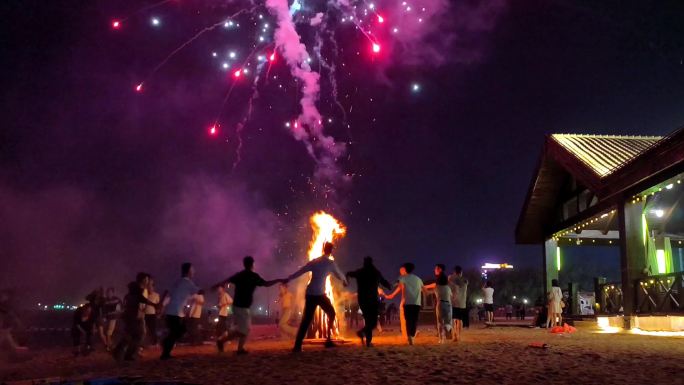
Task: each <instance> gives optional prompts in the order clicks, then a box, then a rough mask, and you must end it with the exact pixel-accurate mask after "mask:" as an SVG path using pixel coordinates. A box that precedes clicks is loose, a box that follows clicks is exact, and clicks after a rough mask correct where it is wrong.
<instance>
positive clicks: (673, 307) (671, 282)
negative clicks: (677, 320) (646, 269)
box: [634, 271, 684, 314]
mask: <svg viewBox="0 0 684 385" xmlns="http://www.w3.org/2000/svg"><path fill="white" fill-rule="evenodd" d="M635 288H636V295H635V296H634V298H635V302H636V303H635V305H636V306H635V309H636V310H635V311H636V313H637V314H676V313H684V271H680V272H677V273H669V274H660V275H652V276H649V277H645V278H642V279H638V280H637V281H636V282H635Z"/></svg>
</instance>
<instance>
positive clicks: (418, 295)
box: [385, 262, 423, 345]
mask: <svg viewBox="0 0 684 385" xmlns="http://www.w3.org/2000/svg"><path fill="white" fill-rule="evenodd" d="M415 268H416V266H415V265H414V264H413V263H410V262H407V263H404V264H403V265H402V266H401V268H400V269H399V274H401V275H400V276H399V285H398V286H397V288H396V289H395V290H394V291H393V292H392V293H391V294H388V295H385V298H387V299H392V298H394V297H395V296H396V295H397V294H399V293H400V292H401V304H402V306H403V308H404V317H405V318H406V334H407V337H408V343H409V345H413V340H414V338H415V337H416V330H417V328H418V316H419V315H420V307H421V306H422V304H423V280H422V279H420V278H418V276H417V275H415V274H413V270H414V269H415Z"/></svg>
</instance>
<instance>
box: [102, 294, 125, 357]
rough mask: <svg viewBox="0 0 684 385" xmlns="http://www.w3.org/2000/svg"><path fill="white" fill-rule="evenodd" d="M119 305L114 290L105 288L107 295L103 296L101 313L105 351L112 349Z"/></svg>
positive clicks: (119, 300)
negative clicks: (103, 322) (102, 316)
mask: <svg viewBox="0 0 684 385" xmlns="http://www.w3.org/2000/svg"><path fill="white" fill-rule="evenodd" d="M121 305H122V302H121V299H120V298H119V297H117V296H116V292H115V290H114V288H113V287H110V288H107V295H106V296H105V301H104V306H103V307H102V313H103V315H104V318H105V325H104V335H105V346H106V349H107V351H109V350H110V349H111V348H112V347H113V346H112V344H113V343H112V336H113V335H114V330H115V329H116V321H117V320H118V319H119V314H120V311H121Z"/></svg>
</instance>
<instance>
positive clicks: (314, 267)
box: [286, 242, 347, 353]
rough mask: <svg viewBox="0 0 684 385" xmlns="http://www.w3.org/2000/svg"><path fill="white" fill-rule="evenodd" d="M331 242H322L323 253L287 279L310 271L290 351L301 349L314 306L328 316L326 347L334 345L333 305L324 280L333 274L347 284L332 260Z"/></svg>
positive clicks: (299, 350) (311, 319)
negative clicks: (301, 310)
mask: <svg viewBox="0 0 684 385" xmlns="http://www.w3.org/2000/svg"><path fill="white" fill-rule="evenodd" d="M333 248H334V246H333V244H332V243H330V242H326V243H325V244H323V255H321V256H320V257H318V258H316V259H314V260H311V261H309V262H308V263H307V264H306V265H304V266H303V267H302V268H301V269H299V270H297V271H296V272H294V273H293V274H292V275H290V276H289V277H288V278H287V279H286V282H287V281H290V280H293V279H295V278H297V277H299V276H300V275H302V274H304V273H308V272H310V273H311V280H310V281H309V285H308V286H307V287H306V296H305V303H304V315H303V316H302V322H301V323H300V324H299V330H298V331H297V337H296V338H295V344H294V348H292V351H293V352H295V353H297V352H301V351H302V342H303V341H304V337H305V336H306V332H307V330H308V329H309V326H310V325H311V321H313V317H314V313H315V312H316V308H317V307H320V308H321V310H323V312H325V314H326V315H327V316H328V322H327V323H328V337H327V339H326V341H325V346H326V347H334V346H335V344H334V343H333V342H332V330H333V327H334V324H335V307H334V306H333V304H332V303H330V299H329V298H328V297H327V296H326V295H325V281H326V279H327V278H328V275H330V274H333V275H334V276H335V277H337V279H339V280H340V281H342V284H343V285H344V286H347V280H346V279H345V278H344V275H342V272H340V268H339V267H337V264H336V263H335V261H333V260H332V258H331V256H332V251H333Z"/></svg>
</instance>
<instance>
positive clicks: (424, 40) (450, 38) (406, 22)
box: [338, 0, 508, 66]
mask: <svg viewBox="0 0 684 385" xmlns="http://www.w3.org/2000/svg"><path fill="white" fill-rule="evenodd" d="M338 1H339V2H340V3H342V0H338ZM376 4H377V9H378V12H380V13H381V14H382V16H383V18H384V19H385V22H384V24H385V25H387V27H388V28H389V30H388V35H387V40H388V41H389V42H391V43H392V44H391V46H390V48H391V49H392V50H393V51H394V53H395V55H394V56H393V60H392V61H391V63H388V65H397V64H408V65H422V66H439V65H442V64H445V63H447V62H456V63H464V64H472V63H476V62H478V61H480V60H481V59H482V58H483V56H484V54H485V53H486V51H487V46H488V44H487V43H488V40H487V38H488V36H489V33H490V32H491V31H492V30H493V29H494V28H495V27H496V25H497V24H498V21H499V19H500V17H501V16H502V15H503V14H504V12H505V11H506V10H507V9H508V0H491V1H458V2H457V1H448V0H410V1H409V0H407V1H402V0H380V1H379V2H377V3H376ZM395 29H396V31H395Z"/></svg>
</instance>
